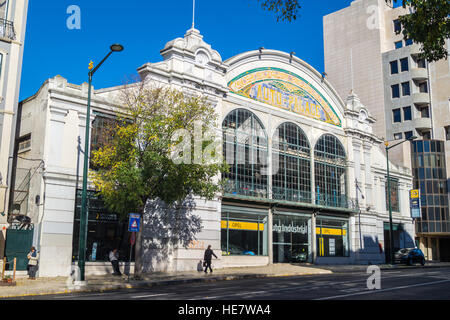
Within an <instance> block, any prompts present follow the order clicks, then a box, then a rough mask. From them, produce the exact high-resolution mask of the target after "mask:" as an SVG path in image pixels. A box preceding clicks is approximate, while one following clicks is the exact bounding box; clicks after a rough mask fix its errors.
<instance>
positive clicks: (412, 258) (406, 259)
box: [395, 248, 425, 266]
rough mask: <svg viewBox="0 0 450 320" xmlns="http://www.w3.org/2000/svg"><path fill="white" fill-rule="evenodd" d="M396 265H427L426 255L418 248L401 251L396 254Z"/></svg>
mask: <svg viewBox="0 0 450 320" xmlns="http://www.w3.org/2000/svg"><path fill="white" fill-rule="evenodd" d="M395 262H396V263H406V264H408V265H410V266H412V265H413V264H414V263H420V264H421V265H425V255H424V254H423V252H422V250H420V249H417V248H407V249H401V250H399V251H397V252H396V253H395Z"/></svg>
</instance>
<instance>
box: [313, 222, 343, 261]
mask: <svg viewBox="0 0 450 320" xmlns="http://www.w3.org/2000/svg"><path fill="white" fill-rule="evenodd" d="M316 239H317V251H318V256H319V257H349V256H350V252H349V239H348V220H340V219H330V218H320V217H318V218H317V220H316Z"/></svg>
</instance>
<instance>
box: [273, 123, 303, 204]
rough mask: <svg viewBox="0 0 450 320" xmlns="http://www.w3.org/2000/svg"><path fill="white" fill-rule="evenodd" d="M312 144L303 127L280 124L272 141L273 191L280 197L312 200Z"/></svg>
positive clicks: (293, 199) (275, 195) (299, 200)
mask: <svg viewBox="0 0 450 320" xmlns="http://www.w3.org/2000/svg"><path fill="white" fill-rule="evenodd" d="M310 151H311V148H310V145H309V142H308V139H307V137H306V135H305V133H304V132H303V130H302V129H300V127H298V126H297V125H295V124H293V123H284V124H282V125H281V126H279V127H278V128H277V130H276V132H275V135H274V137H273V144H272V194H273V198H274V199H277V200H287V201H296V202H306V203H310V202H311V154H310Z"/></svg>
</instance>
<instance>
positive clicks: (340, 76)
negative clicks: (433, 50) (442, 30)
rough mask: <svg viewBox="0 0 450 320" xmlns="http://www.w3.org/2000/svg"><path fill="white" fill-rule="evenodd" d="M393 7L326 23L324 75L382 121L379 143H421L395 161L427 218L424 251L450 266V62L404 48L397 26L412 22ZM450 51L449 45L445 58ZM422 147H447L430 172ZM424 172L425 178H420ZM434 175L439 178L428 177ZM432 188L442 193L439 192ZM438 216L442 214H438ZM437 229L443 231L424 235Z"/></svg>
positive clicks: (354, 8) (370, 0)
mask: <svg viewBox="0 0 450 320" xmlns="http://www.w3.org/2000/svg"><path fill="white" fill-rule="evenodd" d="M391 6H392V4H391V5H389V4H386V1H384V0H358V1H353V2H351V5H350V6H349V7H346V8H344V9H342V10H340V11H337V12H334V13H332V14H330V15H327V16H325V17H324V41H325V69H326V72H327V74H328V78H329V80H330V81H331V82H332V83H333V84H334V85H335V86H336V90H337V91H338V92H339V94H341V95H342V94H345V93H347V92H349V91H350V90H351V89H354V90H355V91H356V92H358V94H359V97H360V98H361V101H362V102H363V103H364V104H365V105H366V107H367V108H368V110H369V111H370V112H371V113H372V115H373V116H374V117H375V118H376V119H377V124H376V125H375V126H374V132H375V133H376V134H377V135H379V136H381V137H384V139H385V140H387V141H401V140H402V139H408V138H410V137H412V136H416V137H418V138H419V140H422V141H418V142H417V143H416V144H414V145H413V146H412V147H411V146H410V144H409V143H407V144H403V145H400V146H398V147H396V148H395V149H392V151H390V159H392V161H393V162H394V163H397V164H399V165H402V166H406V167H408V168H411V169H412V170H413V173H414V179H415V180H414V181H415V182H414V185H415V186H414V187H415V188H416V189H420V192H421V195H422V201H421V205H422V217H421V218H420V219H418V221H417V225H416V227H417V233H418V239H417V240H418V241H417V242H418V243H419V242H420V247H421V249H422V250H423V251H424V253H425V255H426V257H427V259H429V260H448V252H450V229H448V226H449V223H450V220H448V212H449V211H448V201H449V188H448V185H449V177H450V171H449V163H450V156H449V152H450V140H449V138H450V135H449V132H450V131H449V129H450V90H449V88H450V62H449V60H441V61H437V62H433V63H428V62H427V61H425V60H424V59H421V58H420V56H419V53H420V45H418V44H415V43H413V42H412V41H411V40H405V39H404V38H403V34H402V33H401V30H402V27H401V24H400V22H399V20H398V18H399V16H402V15H406V14H408V12H409V11H408V9H405V8H402V7H398V8H392V7H391ZM397 32H400V33H399V34H397ZM449 44H450V42H449V39H447V42H446V47H447V50H448V48H449ZM380 106H384V107H383V108H382V107H380ZM393 143H395V142H393ZM425 145H426V146H428V152H431V150H430V148H431V145H433V146H436V145H438V146H439V147H441V146H442V147H443V148H442V149H440V151H439V153H438V155H437V157H438V158H439V159H440V160H442V161H443V162H442V161H438V162H437V161H436V159H437V158H436V154H435V153H432V154H431V153H430V154H428V155H426V156H425V157H426V159H427V160H428V162H427V164H426V168H427V169H425V167H424V165H425V164H424V163H422V162H421V163H418V162H417V161H421V159H422V156H423V154H421V155H419V158H418V154H417V150H418V149H417V146H421V149H422V150H423V147H424V146H425ZM422 152H423V151H422ZM433 152H436V149H435V151H433ZM441 157H442V159H441ZM420 168H422V170H425V174H424V175H423V176H422V175H421V172H422V170H421V169H420ZM430 171H431V172H433V171H434V172H435V173H436V174H437V175H436V176H433V174H430V175H426V173H427V172H428V173H430ZM425 179H428V180H427V181H428V182H429V183H428V184H427V182H426V181H425ZM435 179H438V180H439V182H437V180H435ZM434 182H436V183H437V184H438V185H439V186H440V187H436V188H434V187H433V183H434ZM427 185H428V186H430V188H427ZM435 196H436V197H437V198H439V203H438V207H436V202H435V201H432V202H430V201H427V200H426V199H428V197H433V199H434V197H435ZM437 198H436V200H437ZM441 201H442V203H441ZM437 208H439V210H441V209H442V210H443V211H444V212H441V211H440V212H439V215H437V214H435V213H437V211H436V210H437ZM435 211H436V212H435ZM428 212H433V214H432V215H430V214H428ZM430 219H432V220H430ZM436 223H437V224H439V231H437V230H438V229H436V228H433V229H430V228H427V229H423V228H422V226H423V225H425V226H428V225H429V224H431V225H433V226H434V225H435V224H436ZM431 230H433V231H431Z"/></svg>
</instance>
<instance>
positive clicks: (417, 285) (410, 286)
mask: <svg viewBox="0 0 450 320" xmlns="http://www.w3.org/2000/svg"><path fill="white" fill-rule="evenodd" d="M445 282H450V280H442V281H434V282H426V283H419V284H412V285H409V286H401V287H394V288H388V289H380V290H370V291H363V292H357V293H350V294H342V295H339V296H332V297H325V298H319V299H315V300H331V299H337V298H345V297H351V296H358V295H363V294H371V293H378V292H386V291H394V290H399V289H407V288H414V287H423V286H430V285H433V284H438V283H445Z"/></svg>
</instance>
